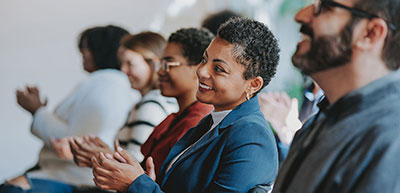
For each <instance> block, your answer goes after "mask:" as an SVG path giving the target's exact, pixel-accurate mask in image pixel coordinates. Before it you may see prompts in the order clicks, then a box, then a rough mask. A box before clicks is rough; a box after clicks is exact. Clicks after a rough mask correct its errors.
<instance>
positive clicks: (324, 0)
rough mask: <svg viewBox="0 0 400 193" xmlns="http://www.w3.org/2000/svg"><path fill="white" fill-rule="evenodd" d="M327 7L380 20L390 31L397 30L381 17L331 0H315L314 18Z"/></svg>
mask: <svg viewBox="0 0 400 193" xmlns="http://www.w3.org/2000/svg"><path fill="white" fill-rule="evenodd" d="M328 6H331V7H340V8H342V9H346V10H347V11H350V12H351V13H352V14H354V15H357V16H359V17H365V18H368V19H372V18H381V19H383V20H384V21H385V22H386V23H387V25H388V26H389V28H390V29H391V30H393V31H396V30H397V27H396V26H395V25H394V24H393V23H390V22H388V21H387V20H386V19H384V18H382V17H379V16H377V15H375V14H371V13H367V12H365V11H363V10H360V9H357V8H352V7H348V6H346V5H343V4H340V3H337V2H334V1H332V0H316V1H315V2H314V16H317V15H319V14H320V13H321V12H322V10H323V9H324V8H326V7H328Z"/></svg>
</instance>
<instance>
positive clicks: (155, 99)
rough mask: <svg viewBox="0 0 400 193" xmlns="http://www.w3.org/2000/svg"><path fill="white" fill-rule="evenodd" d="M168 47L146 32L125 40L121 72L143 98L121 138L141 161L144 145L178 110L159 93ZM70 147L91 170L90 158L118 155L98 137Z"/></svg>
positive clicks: (79, 139)
mask: <svg viewBox="0 0 400 193" xmlns="http://www.w3.org/2000/svg"><path fill="white" fill-rule="evenodd" d="M165 44H166V41H165V39H164V38H163V37H162V36H161V35H160V34H157V33H153V32H142V33H139V34H136V35H128V36H126V37H124V39H123V40H122V42H121V47H120V49H119V59H120V62H121V71H123V72H124V73H125V74H126V75H127V76H128V79H129V81H130V83H131V86H132V88H133V89H136V90H138V91H139V92H140V93H141V95H142V99H141V100H140V101H139V102H138V103H137V104H136V105H135V106H134V107H133V108H132V110H131V112H130V113H129V116H128V120H127V121H126V123H125V125H124V127H123V128H122V129H121V130H120V131H119V133H118V135H117V139H118V143H119V144H120V145H121V146H122V147H123V148H124V149H126V150H128V151H129V153H130V154H131V155H132V156H133V157H135V158H136V159H137V160H138V161H142V160H143V155H142V153H141V152H140V146H141V145H142V144H143V143H144V142H145V141H146V140H147V138H148V137H149V135H150V134H151V133H152V132H153V129H154V127H155V126H156V125H158V124H159V123H160V122H161V121H162V120H164V119H165V118H166V117H167V116H168V115H169V114H171V113H172V112H176V111H177V108H178V106H177V104H176V100H175V99H174V98H169V97H164V96H162V95H161V92H160V90H159V84H158V75H157V70H156V68H157V67H158V66H159V63H160V58H161V56H162V52H163V50H164V48H165ZM70 144H71V147H72V150H73V151H72V152H73V154H74V161H75V162H76V163H77V164H78V165H79V166H86V167H91V166H92V165H91V162H90V158H91V157H92V156H94V155H96V154H97V153H99V152H108V153H113V152H114V150H112V149H111V148H110V147H109V146H107V145H106V144H105V143H104V142H102V141H101V140H100V138H98V137H92V136H86V137H74V138H73V139H70ZM119 144H115V146H116V147H118V146H119Z"/></svg>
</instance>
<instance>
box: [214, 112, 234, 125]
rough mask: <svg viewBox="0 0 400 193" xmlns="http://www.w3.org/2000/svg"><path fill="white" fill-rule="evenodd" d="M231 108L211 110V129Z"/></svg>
mask: <svg viewBox="0 0 400 193" xmlns="http://www.w3.org/2000/svg"><path fill="white" fill-rule="evenodd" d="M231 111H232V110H226V111H219V112H215V111H214V110H213V111H212V112H211V117H212V120H213V124H212V126H211V129H213V128H214V127H216V126H217V125H218V124H219V123H221V121H222V120H223V119H224V118H225V117H226V116H227V115H228V114H229V113H230V112H231Z"/></svg>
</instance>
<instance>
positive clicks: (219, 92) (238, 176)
mask: <svg viewBox="0 0 400 193" xmlns="http://www.w3.org/2000/svg"><path fill="white" fill-rule="evenodd" d="M278 53H279V48H278V44H277V41H276V39H275V37H274V36H273V34H272V33H271V32H270V31H269V29H268V28H267V27H266V26H265V25H264V24H262V23H260V22H257V21H254V20H251V19H238V18H237V19H232V20H229V21H228V22H227V23H225V24H224V25H222V26H221V27H220V28H219V30H218V35H217V37H216V38H214V40H213V41H212V42H211V44H210V45H209V46H208V48H207V49H206V51H205V52H204V57H203V59H202V61H201V63H200V64H199V67H198V68H197V77H198V78H199V87H198V91H197V95H196V97H197V99H198V100H199V101H200V102H204V103H208V104H211V105H213V106H214V111H213V112H212V113H211V114H210V115H207V116H206V117H205V118H203V119H202V120H201V121H200V123H199V124H198V125H197V126H195V127H194V128H192V129H190V130H189V131H188V132H187V133H186V134H185V135H184V136H183V137H182V138H181V139H180V140H179V141H178V142H177V143H176V144H175V145H174V147H173V148H172V149H171V151H170V152H169V154H168V156H167V158H166V160H165V161H164V163H163V165H162V167H161V169H160V172H159V175H158V176H157V182H158V184H157V183H156V182H155V181H154V179H153V178H154V175H153V174H152V171H151V170H148V171H147V172H148V173H147V174H148V175H149V176H150V177H149V176H148V175H146V174H145V173H144V171H143V170H142V169H141V167H140V165H139V164H138V163H137V162H135V161H134V160H133V159H131V158H130V157H129V156H128V155H127V154H126V152H125V151H119V152H117V153H116V154H115V155H114V158H115V159H117V157H123V158H124V159H125V160H127V161H126V162H125V163H121V162H118V161H116V160H114V158H113V157H112V156H111V155H103V154H101V155H99V156H98V157H97V158H95V159H93V160H92V161H93V162H94V163H95V167H94V170H93V171H94V172H93V173H94V176H95V181H96V184H98V185H99V186H101V187H103V188H106V189H112V188H110V187H112V186H114V187H115V183H114V181H115V180H112V178H113V176H114V178H115V177H118V176H119V175H120V174H121V171H123V172H122V173H124V172H125V171H126V173H129V174H130V177H131V180H130V181H129V183H125V184H121V186H122V187H125V189H119V190H120V191H124V192H130V193H136V192H138V193H139V192H145V193H146V192H171V193H172V192H174V193H190V192H208V193H212V192H241V193H246V192H248V191H249V190H250V189H251V188H252V187H254V186H256V185H261V184H262V185H272V183H273V180H274V179H275V176H276V174H277V171H278V156H277V149H276V144H275V140H274V137H273V134H272V132H271V130H270V129H269V128H268V125H267V123H266V121H265V119H264V116H263V115H262V113H261V111H260V107H259V104H258V98H257V97H255V96H256V94H257V93H258V92H259V91H260V89H262V88H263V87H265V86H266V85H267V84H268V83H269V81H270V80H271V78H272V76H273V75H274V74H275V70H276V67H277V64H278V59H279V55H278ZM126 185H128V186H126ZM121 186H119V187H121Z"/></svg>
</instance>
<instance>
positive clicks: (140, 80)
mask: <svg viewBox="0 0 400 193" xmlns="http://www.w3.org/2000/svg"><path fill="white" fill-rule="evenodd" d="M146 54H147V55H153V57H152V58H151V59H152V60H158V58H156V57H155V55H154V54H153V53H146ZM118 56H119V58H120V59H121V62H122V66H121V71H122V72H124V73H125V74H126V75H127V76H128V79H129V81H130V83H131V86H132V88H133V89H137V90H139V91H140V93H141V94H142V96H144V95H145V94H146V90H147V91H148V89H146V88H147V87H148V84H149V82H150V80H151V76H152V70H151V69H150V66H149V64H148V63H147V62H146V61H145V59H144V57H143V55H141V54H140V53H139V52H136V51H133V50H130V49H125V48H122V47H121V48H120V49H119V50H118ZM148 58H150V57H148ZM65 146H67V147H68V149H71V152H72V153H71V154H72V155H73V156H72V158H73V160H74V162H75V163H76V164H77V165H78V166H81V167H92V163H91V158H92V157H94V156H96V155H98V154H99V153H100V152H103V153H109V154H113V153H115V152H116V151H117V149H118V148H120V146H119V143H118V140H116V141H115V144H114V147H115V151H114V150H112V149H111V148H110V147H109V146H108V145H107V144H105V143H104V142H103V141H102V140H101V139H100V138H98V137H95V136H83V137H73V138H69V139H67V144H53V147H59V148H57V149H56V152H60V153H58V156H59V157H65V156H66V155H65V154H64V153H68V152H65V151H62V149H64V148H65Z"/></svg>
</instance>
